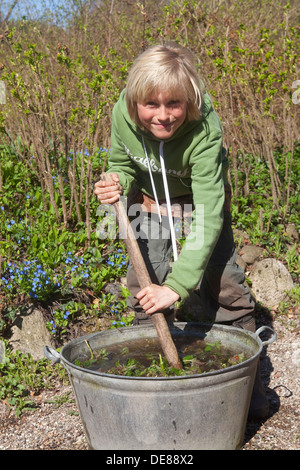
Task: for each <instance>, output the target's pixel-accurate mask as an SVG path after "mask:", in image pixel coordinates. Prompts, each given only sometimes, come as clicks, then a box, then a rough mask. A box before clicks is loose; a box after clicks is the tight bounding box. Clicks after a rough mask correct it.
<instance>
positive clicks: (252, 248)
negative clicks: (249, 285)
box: [239, 245, 263, 264]
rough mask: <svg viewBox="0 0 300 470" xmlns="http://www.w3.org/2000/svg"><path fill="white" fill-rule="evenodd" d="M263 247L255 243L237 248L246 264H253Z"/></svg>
mask: <svg viewBox="0 0 300 470" xmlns="http://www.w3.org/2000/svg"><path fill="white" fill-rule="evenodd" d="M262 252H263V248H261V247H260V246H256V245H245V246H243V248H241V249H240V250H239V255H240V257H241V258H242V259H243V260H244V261H245V263H247V264H253V263H255V261H256V260H258V258H259V257H260V256H261V255H262Z"/></svg>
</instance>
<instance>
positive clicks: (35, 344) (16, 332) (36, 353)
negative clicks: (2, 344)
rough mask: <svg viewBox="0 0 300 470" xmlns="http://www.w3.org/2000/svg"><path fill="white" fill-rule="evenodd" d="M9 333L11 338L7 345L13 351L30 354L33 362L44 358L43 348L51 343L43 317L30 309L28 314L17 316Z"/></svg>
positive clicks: (35, 310) (38, 312)
mask: <svg viewBox="0 0 300 470" xmlns="http://www.w3.org/2000/svg"><path fill="white" fill-rule="evenodd" d="M11 331H12V336H11V338H10V340H9V343H10V345H11V346H12V348H13V350H14V351H16V350H18V351H20V352H21V353H23V354H30V355H31V356H32V358H33V359H34V360H38V359H42V358H44V357H45V355H44V346H46V345H52V343H53V340H52V337H51V333H50V331H49V330H48V329H47V327H46V324H45V321H44V317H43V315H42V313H41V312H40V311H39V310H37V309H31V311H30V313H28V314H26V315H18V316H17V318H16V319H15V321H14V323H13V326H12V328H11Z"/></svg>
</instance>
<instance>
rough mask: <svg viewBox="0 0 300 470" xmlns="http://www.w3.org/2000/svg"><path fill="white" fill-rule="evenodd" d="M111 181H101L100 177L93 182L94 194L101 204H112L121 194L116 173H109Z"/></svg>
mask: <svg viewBox="0 0 300 470" xmlns="http://www.w3.org/2000/svg"><path fill="white" fill-rule="evenodd" d="M110 176H111V178H112V180H113V181H103V180H102V179H101V180H100V181H98V182H97V183H96V184H95V189H94V194H95V195H96V196H97V198H98V199H99V201H100V202H101V204H113V203H114V202H116V201H118V199H119V197H120V195H121V194H122V186H121V185H120V183H119V176H118V175H117V173H110Z"/></svg>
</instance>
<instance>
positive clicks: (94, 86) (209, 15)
mask: <svg viewBox="0 0 300 470" xmlns="http://www.w3.org/2000/svg"><path fill="white" fill-rule="evenodd" d="M0 18H1V23H0V80H1V83H2V84H4V85H5V90H6V95H5V102H4V103H2V104H0V139H1V140H0V207H1V209H0V226H1V235H0V271H1V297H0V308H1V319H0V328H1V329H2V331H6V329H7V326H9V325H10V324H11V322H12V321H13V319H14V317H15V315H16V314H17V313H18V311H19V310H20V306H22V305H24V304H26V302H28V300H31V301H35V302H40V303H42V304H43V305H44V307H45V309H46V311H47V312H48V313H47V314H48V317H49V328H51V331H52V332H53V334H54V335H55V337H56V339H57V341H58V342H59V341H61V342H63V341H64V340H65V339H66V337H67V335H68V334H69V333H70V328H71V324H73V323H74V322H76V321H78V319H79V318H82V315H83V316H85V317H89V316H101V315H103V313H104V312H107V311H110V312H111V315H112V319H113V320H114V321H123V320H124V318H123V317H122V314H123V312H124V309H125V305H126V296H127V295H128V292H126V289H123V291H122V296H121V297H116V296H113V295H111V294H109V293H108V294H107V292H105V286H106V285H107V284H108V283H109V282H112V281H114V280H116V279H118V278H120V277H121V276H123V275H124V274H125V272H126V263H127V256H126V253H125V250H124V247H123V245H122V243H119V242H117V241H116V240H113V241H111V242H108V241H107V240H101V238H99V237H98V236H97V234H99V231H98V232H97V226H98V223H99V222H101V220H102V219H103V216H100V215H97V206H98V203H97V201H96V199H95V197H94V195H93V186H94V182H95V180H96V179H97V177H98V176H99V174H100V173H101V171H103V169H105V168H106V161H107V156H108V152H109V148H110V123H111V112H112V108H113V106H114V104H115V102H116V101H117V99H118V97H119V93H120V91H121V90H122V89H123V88H124V87H125V84H126V77H127V72H128V69H129V67H130V65H131V64H132V62H133V60H134V58H135V57H136V56H137V55H138V54H139V53H140V52H142V50H144V49H145V48H146V47H147V46H149V45H152V44H156V43H162V42H165V41H169V40H172V41H177V42H179V43H181V44H183V45H186V46H188V47H189V48H190V49H191V50H192V51H193V52H194V54H195V60H196V61H197V63H198V68H199V73H200V75H201V76H202V78H203V80H204V82H205V84H206V88H207V90H208V91H209V93H210V94H211V96H212V98H213V102H214V106H215V108H216V110H217V112H218V113H219V115H220V117H221V119H222V123H223V126H224V144H225V145H226V147H227V148H228V151H229V158H230V163H231V171H230V180H231V184H232V187H233V208H232V214H233V221H234V224H235V226H236V228H239V229H241V230H246V231H247V233H248V236H249V237H250V242H252V243H256V244H260V245H261V246H263V247H264V248H265V250H266V253H271V255H272V256H276V257H278V258H280V259H282V260H283V261H284V262H285V263H286V264H287V266H288V269H289V270H290V272H291V274H292V275H293V276H294V279H295V281H296V282H298V280H299V269H300V268H299V264H300V263H299V243H298V240H297V238H295V237H293V236H291V235H290V234H289V231H288V227H290V226H291V224H293V226H294V227H295V229H296V231H298V232H299V227H300V225H299V180H300V164H299V152H300V150H299V134H298V132H299V109H300V103H298V102H299V99H298V90H297V86H298V85H297V79H298V78H299V56H298V52H299V12H298V10H297V6H296V2H287V1H281V0H275V1H269V0H263V1H256V0H247V1H246V0H241V1H234V0H231V1H229V0H228V1H211V2H202V1H200V2H199V1H186V0H173V1H168V2H166V1H161V2H155V1H153V0H144V1H141V2H133V1H108V0H104V1H101V2H100V1H89V0H86V1H82V2H78V1H75V0H68V1H67V2H63V4H61V6H60V7H59V8H57V9H56V10H54V11H48V12H47V14H45V15H44V16H40V17H35V18H33V17H30V15H29V16H23V17H22V18H19V19H16V18H14V19H12V17H11V18H10V19H7V20H5V18H3V17H0ZM298 87H299V86H298Z"/></svg>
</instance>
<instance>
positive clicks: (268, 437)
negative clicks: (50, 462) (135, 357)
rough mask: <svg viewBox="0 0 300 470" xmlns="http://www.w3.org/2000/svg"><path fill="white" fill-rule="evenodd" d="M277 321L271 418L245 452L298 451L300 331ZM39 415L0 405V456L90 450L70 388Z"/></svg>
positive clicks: (40, 401) (40, 403)
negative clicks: (16, 452) (10, 452)
mask: <svg viewBox="0 0 300 470" xmlns="http://www.w3.org/2000/svg"><path fill="white" fill-rule="evenodd" d="M294 325H295V319H294V320H293V326H292V324H290V325H289V324H287V325H285V326H284V325H283V323H282V321H281V320H278V319H277V320H274V321H273V326H272V327H273V329H275V331H276V332H277V335H278V338H277V340H276V341H275V342H274V343H272V344H271V345H269V346H267V347H266V348H264V349H265V351H264V352H263V354H262V358H261V369H262V375H263V381H264V383H265V385H266V387H267V394H268V398H269V401H270V415H269V416H268V417H267V418H266V419H264V420H263V421H252V422H250V421H249V422H248V423H247V428H246V433H245V441H244V445H243V447H242V449H243V450H299V449H300V421H299V415H300V394H299V391H300V378H299V369H300V368H299V364H300V327H299V326H298V327H295V326H294ZM34 400H35V401H36V404H37V409H35V410H33V411H29V412H26V413H24V414H22V415H21V417H19V418H17V417H16V416H15V415H14V413H13V412H9V410H8V407H7V404H6V403H5V402H2V403H0V422H1V429H0V450H88V446H87V441H86V439H85V435H84V431H83V427H82V424H81V421H80V417H79V415H78V411H77V408H76V404H75V402H74V397H73V392H72V390H71V386H62V385H60V384H59V383H58V384H57V387H56V388H55V389H54V390H52V391H45V392H43V393H42V394H41V395H40V396H37V397H34Z"/></svg>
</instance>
